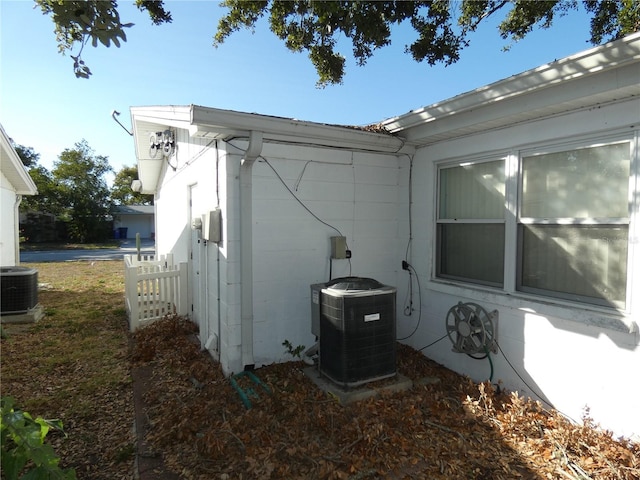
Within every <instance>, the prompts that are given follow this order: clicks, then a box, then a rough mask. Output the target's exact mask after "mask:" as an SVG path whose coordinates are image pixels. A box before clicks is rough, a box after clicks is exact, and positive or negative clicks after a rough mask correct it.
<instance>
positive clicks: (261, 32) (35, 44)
mask: <svg viewBox="0 0 640 480" xmlns="http://www.w3.org/2000/svg"><path fill="white" fill-rule="evenodd" d="M34 5H35V4H34V3H33V2H32V1H31V0H15V1H11V0H9V1H8V0H0V35H1V36H0V123H2V125H3V127H4V129H5V131H6V132H7V134H8V135H9V136H10V137H12V138H13V139H14V141H15V142H16V143H18V144H21V145H24V146H27V147H33V148H34V150H35V151H36V152H37V153H39V154H40V163H41V164H42V165H44V166H45V167H46V168H48V169H51V168H52V167H53V163H54V162H55V161H56V160H57V158H58V155H59V154H60V153H61V152H62V151H63V150H65V149H67V148H73V146H74V144H75V143H76V142H79V141H81V140H82V139H86V140H87V142H88V143H89V145H90V146H91V148H93V150H94V151H95V154H96V155H104V156H107V157H108V158H109V161H110V163H111V165H112V167H113V168H114V170H116V171H117V170H119V169H120V168H122V166H123V165H129V166H131V165H134V164H135V154H134V147H133V141H132V138H131V137H130V136H129V135H127V134H126V133H125V132H124V131H123V130H122V128H121V127H120V126H118V125H117V124H116V123H115V122H114V121H113V120H112V118H111V112H112V111H113V110H118V111H120V112H121V115H120V117H119V118H120V120H121V122H122V123H123V124H124V125H125V126H127V127H129V126H130V117H129V108H130V107H132V106H144V105H188V104H197V105H203V106H208V107H216V108H224V109H230V110H237V111H243V112H255V113H261V114H265V115H275V116H282V117H288V118H297V119H301V120H308V121H315V122H323V123H331V124H344V125H367V124H372V123H378V122H380V121H382V120H384V119H387V118H390V117H395V116H397V115H401V114H404V113H407V112H409V111H410V110H413V109H417V108H421V107H424V106H427V105H431V104H433V103H436V102H438V101H441V100H445V99H447V98H450V97H453V96H455V95H458V94H460V93H464V92H467V91H470V90H473V89H476V88H479V87H482V86H484V85H486V84H489V83H492V82H495V81H498V80H501V79H503V78H507V77H509V76H511V75H515V74H518V73H521V72H523V71H526V70H529V69H531V68H535V67H537V66H539V65H543V64H545V63H549V62H552V61H554V60H555V59H560V58H563V57H566V56H568V55H572V54H574V53H577V52H579V51H582V50H586V49H588V48H591V45H590V44H589V43H588V42H587V40H588V38H589V34H588V28H589V25H588V19H587V18H586V15H585V13H584V12H582V11H580V12H574V13H571V14H570V15H568V16H566V17H563V18H559V19H557V20H556V22H555V23H554V26H553V27H552V28H551V29H548V30H536V31H534V32H533V33H532V34H531V35H529V36H528V37H527V38H525V39H524V40H522V41H521V42H519V43H516V44H514V45H513V46H512V47H511V49H510V50H509V51H508V52H504V51H503V47H504V46H505V45H507V44H508V42H507V41H505V40H502V39H501V38H500V36H499V35H498V33H497V31H496V29H495V22H494V23H493V24H486V25H483V26H482V27H481V28H480V29H479V30H478V31H477V32H476V33H475V34H473V36H472V37H471V46H470V47H469V48H467V49H465V50H464V51H463V52H462V56H461V60H460V61H459V62H458V63H456V64H454V65H451V66H448V67H444V66H435V67H430V66H429V65H427V64H426V63H416V62H415V61H414V60H413V59H412V58H411V57H410V56H409V55H406V54H405V53H404V47H405V45H406V44H408V43H410V42H411V41H412V32H411V29H410V27H405V28H402V27H398V28H396V30H395V31H394V34H395V36H394V37H392V45H391V46H389V47H385V48H384V49H381V50H378V51H377V52H376V53H375V54H374V56H373V58H371V59H370V60H369V61H368V63H367V65H366V66H364V67H358V66H356V65H355V62H354V61H353V59H352V58H351V57H350V50H349V49H348V48H346V49H345V50H344V51H343V53H344V54H345V56H346V57H347V67H346V76H345V79H344V83H343V84H342V85H336V86H329V87H326V88H324V89H318V88H316V86H315V85H316V79H317V78H316V73H315V70H314V69H313V66H312V65H311V63H310V61H309V60H308V59H307V57H306V55H305V54H303V53H302V54H294V53H291V52H289V51H288V50H287V49H286V48H285V47H284V44H283V43H282V42H281V41H280V40H278V39H277V38H276V37H275V36H274V35H273V34H272V33H271V32H270V31H269V30H268V28H267V25H266V22H262V23H261V24H260V26H259V27H258V29H257V30H256V31H255V33H253V34H252V33H251V31H245V30H243V31H240V32H237V33H235V34H233V35H232V36H231V37H230V38H229V39H228V40H227V41H226V42H225V43H224V44H223V45H222V46H220V47H219V48H214V47H213V46H212V38H213V35H214V33H215V30H216V26H217V23H218V19H219V18H220V17H221V16H222V15H223V13H224V10H223V9H222V8H221V7H219V4H218V2H217V1H204V0H203V1H166V2H165V5H166V7H167V8H168V9H169V10H170V11H171V13H172V16H173V23H171V24H168V25H162V26H153V25H152V24H151V22H150V20H149V18H148V16H147V14H146V13H142V12H139V11H138V10H137V9H136V8H135V6H133V3H132V2H128V1H121V2H119V7H120V8H119V10H120V15H121V20H122V21H123V23H127V22H133V23H135V25H134V26H133V27H132V28H130V29H128V30H127V39H128V40H127V42H126V43H123V44H122V46H121V47H120V48H115V47H111V48H103V47H99V48H91V47H86V48H85V50H84V52H83V58H84V60H85V61H86V63H87V65H88V66H89V67H90V68H91V71H92V72H93V75H92V77H91V78H90V79H89V80H85V79H76V78H75V76H74V74H73V69H72V60H71V59H70V58H69V57H68V56H62V55H60V54H59V53H58V50H57V43H56V40H55V35H54V33H53V28H54V27H53V22H52V21H51V19H50V17H48V16H44V15H42V13H40V11H39V10H38V9H34ZM74 53H75V52H74Z"/></svg>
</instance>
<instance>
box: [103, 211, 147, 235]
mask: <svg viewBox="0 0 640 480" xmlns="http://www.w3.org/2000/svg"><path fill="white" fill-rule="evenodd" d="M112 214H113V228H114V229H115V232H116V233H115V236H116V238H123V239H126V238H136V234H137V233H139V234H140V238H153V237H154V235H155V233H154V232H155V215H154V207H153V205H116V206H115V207H113V209H112Z"/></svg>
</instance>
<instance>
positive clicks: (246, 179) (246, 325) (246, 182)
mask: <svg viewBox="0 0 640 480" xmlns="http://www.w3.org/2000/svg"><path fill="white" fill-rule="evenodd" d="M262 144H263V143H262V132H258V131H254V130H252V131H251V133H250V134H249V146H248V148H247V150H246V152H245V153H244V158H243V159H242V161H241V163H240V282H241V283H240V313H241V320H240V322H241V323H240V331H241V342H242V343H241V348H242V350H241V355H242V357H241V358H242V366H243V369H245V370H246V369H251V368H253V366H254V365H255V361H254V359H253V212H252V206H251V204H252V201H253V186H252V171H251V170H252V167H253V164H254V162H255V161H256V159H257V158H258V157H259V156H260V153H261V152H262Z"/></svg>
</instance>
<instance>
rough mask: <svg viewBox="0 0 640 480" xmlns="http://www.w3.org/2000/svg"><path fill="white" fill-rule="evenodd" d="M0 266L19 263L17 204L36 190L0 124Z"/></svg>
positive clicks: (36, 191) (18, 215)
mask: <svg viewBox="0 0 640 480" xmlns="http://www.w3.org/2000/svg"><path fill="white" fill-rule="evenodd" d="M0 180H1V182H0V219H1V220H0V222H1V225H0V227H1V228H0V265H2V266H3V267H13V266H16V265H18V264H19V263H20V237H19V235H20V233H19V232H20V229H19V220H20V211H19V206H20V201H21V200H22V195H36V194H37V193H38V190H37V188H36V185H35V183H33V180H32V179H31V177H30V176H29V173H28V172H27V169H26V168H25V167H24V165H23V164H22V160H20V157H19V156H18V154H17V153H16V151H15V149H14V148H13V146H12V145H11V140H10V139H9V137H8V136H7V134H6V133H5V131H4V128H2V125H0Z"/></svg>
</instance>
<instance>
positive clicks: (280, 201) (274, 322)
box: [156, 131, 415, 372]
mask: <svg viewBox="0 0 640 480" xmlns="http://www.w3.org/2000/svg"><path fill="white" fill-rule="evenodd" d="M177 138H178V149H177V151H178V154H177V157H173V158H172V159H171V160H170V164H171V165H173V166H174V167H176V170H175V171H174V170H173V168H171V167H169V168H167V169H166V170H165V174H164V175H163V179H162V185H161V189H160V192H159V195H157V196H156V205H157V212H158V213H157V220H156V221H157V228H158V234H157V243H156V245H157V251H158V253H159V254H164V253H169V252H172V253H173V254H174V258H175V261H176V262H180V261H189V262H190V269H191V270H192V271H191V273H190V276H191V279H192V281H191V285H190V294H191V296H192V300H193V310H192V312H191V316H192V319H193V320H194V321H195V322H196V323H198V324H199V325H200V333H201V343H202V346H203V347H204V348H207V349H208V350H209V351H210V352H211V353H212V355H213V356H214V358H218V359H219V360H220V362H221V364H222V367H223V369H224V370H225V371H226V372H232V371H236V370H237V369H238V368H239V367H240V368H241V365H242V363H241V356H242V352H241V338H242V327H241V314H242V311H241V301H240V292H241V275H240V243H241V242H240V240H241V239H240V217H241V212H240V184H239V177H240V164H241V160H242V157H243V155H242V149H243V148H246V142H245V143H243V142H242V141H241V140H236V141H233V142H232V144H227V143H225V142H223V141H218V142H210V141H205V140H203V139H193V138H189V137H188V135H187V132H186V131H178V134H177ZM216 147H217V151H216ZM216 165H217V168H216ZM187 166H188V168H186V167H187ZM408 166H409V159H408V157H404V156H401V157H398V156H395V155H374V154H365V153H357V152H353V153H352V152H351V151H345V150H338V149H319V148H311V147H300V146H297V147H296V146H286V145H281V144H277V145H276V144H265V145H264V148H263V151H262V157H261V158H259V159H258V160H257V161H256V162H255V164H254V165H253V167H252V184H253V194H252V197H253V201H252V210H253V212H252V215H253V222H252V228H253V237H252V238H253V264H252V269H253V320H254V322H253V324H254V331H253V348H254V359H255V364H256V366H260V365H262V364H269V363H272V362H276V361H282V360H288V359H290V358H291V357H289V356H288V354H287V350H286V348H285V347H284V346H283V345H282V344H283V342H284V341H285V340H287V341H289V342H291V344H292V345H293V346H294V347H296V346H299V345H304V346H305V347H310V346H311V345H313V343H314V342H315V337H314V336H313V335H312V334H311V298H310V297H311V294H310V293H311V292H310V286H311V284H314V283H319V282H326V281H328V280H329V279H330V277H331V278H336V277H340V276H347V275H354V276H365V277H372V278H375V279H377V280H378V281H380V282H382V283H384V284H388V285H393V286H396V287H398V294H397V298H398V302H397V303H398V312H399V316H400V315H402V314H401V312H402V307H401V305H400V304H401V301H402V300H401V299H403V298H404V292H405V291H406V278H405V277H404V276H401V277H400V278H402V285H397V280H398V271H400V270H401V259H402V258H404V255H405V251H406V249H407V243H406V241H407V235H408V211H409V209H408V202H409V200H408V173H409V168H408ZM189 201H191V205H190V206H189ZM215 207H219V208H220V210H221V214H222V225H223V228H222V242H221V243H220V244H219V245H216V244H214V243H212V242H206V243H205V242H203V241H198V239H197V238H196V237H194V235H195V234H194V230H193V229H192V228H191V223H192V220H193V218H196V217H199V216H200V215H202V214H205V213H206V212H207V211H210V210H212V209H214V208H215ZM189 212H191V213H189ZM189 216H191V218H189ZM198 235H199V233H198ZM332 236H345V237H346V240H347V244H348V248H349V249H350V250H351V251H352V255H353V256H352V258H351V259H350V260H330V253H331V237H332ZM403 273H404V272H403ZM400 321H405V320H400ZM406 321H407V322H409V323H412V322H414V321H415V317H414V318H409V319H408V320H406Z"/></svg>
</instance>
